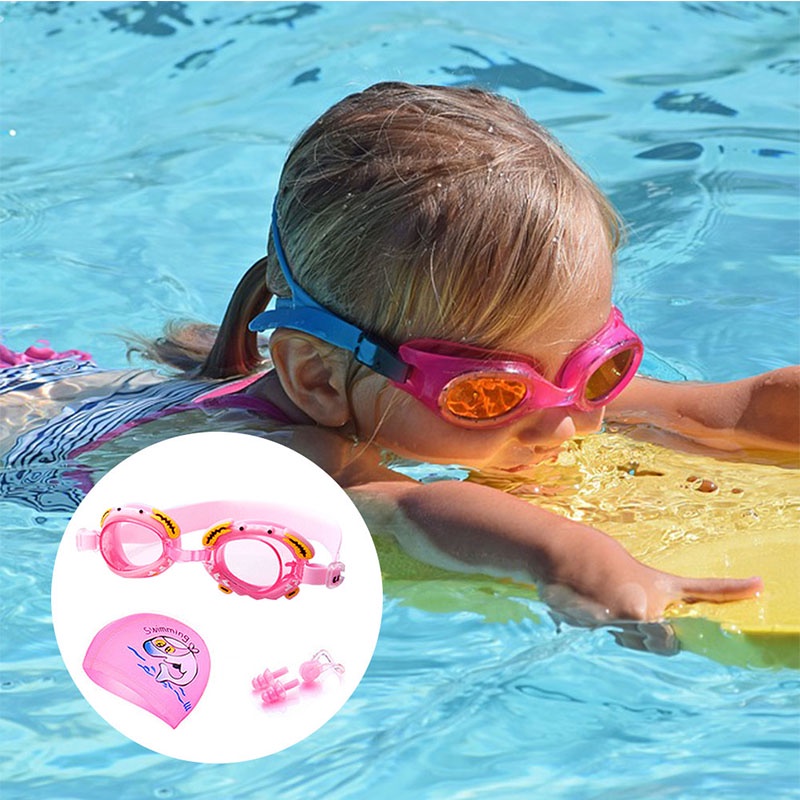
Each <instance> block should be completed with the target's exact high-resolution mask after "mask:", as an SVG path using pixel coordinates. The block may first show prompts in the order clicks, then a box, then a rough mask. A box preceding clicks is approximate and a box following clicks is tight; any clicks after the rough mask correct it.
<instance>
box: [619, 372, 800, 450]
mask: <svg viewBox="0 0 800 800" xmlns="http://www.w3.org/2000/svg"><path fill="white" fill-rule="evenodd" d="M606 417H607V418H608V419H609V420H616V421H620V422H630V423H639V424H641V423H645V424H650V425H653V426H655V427H657V428H661V429H663V430H667V431H671V432H673V433H677V434H678V435H680V436H684V437H687V438H689V439H693V440H695V441H697V442H700V443H702V444H705V445H708V446H710V447H714V448H716V449H718V450H738V449H742V448H744V449H769V450H783V451H787V450H788V451H793V450H797V448H798V446H799V445H800V367H785V368H783V369H778V370H775V371H773V372H767V373H764V374H763V375H757V376H755V377H753V378H745V379H743V380H738V381H732V382H731V383H694V382H686V383H666V382H663V381H657V380H652V379H649V378H636V379H634V380H633V381H632V382H631V384H630V385H629V386H628V387H627V388H626V389H625V390H624V391H623V392H622V394H621V395H620V396H619V397H618V398H617V399H616V400H614V402H612V403H611V404H610V405H609V406H608V409H607V412H606Z"/></svg>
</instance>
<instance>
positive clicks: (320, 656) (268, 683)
mask: <svg viewBox="0 0 800 800" xmlns="http://www.w3.org/2000/svg"><path fill="white" fill-rule="evenodd" d="M331 669H332V670H333V671H334V672H336V673H337V674H339V675H341V674H342V673H343V672H344V667H343V666H342V665H341V664H337V663H335V662H334V660H333V658H331V655H330V653H328V651H327V650H319V651H318V652H316V653H315V654H314V655H313V656H312V657H311V659H310V660H309V661H304V662H303V663H302V664H301V665H300V669H299V670H298V671H299V673H300V677H301V678H302V680H303V683H304V684H307V683H314V682H315V681H316V680H317V678H319V676H320V675H322V673H323V672H326V671H327V670H331ZM288 671H289V670H288V669H287V668H286V667H281V668H280V669H276V670H275V671H274V672H273V671H271V670H268V669H266V670H264V672H262V673H261V674H260V675H257V676H256V677H255V678H253V689H255V690H256V691H259V692H261V700H262V701H263V702H264V705H269V704H270V703H279V702H281V701H282V700H284V699H285V698H286V693H287V692H288V691H289V690H290V689H294V688H295V687H297V686H299V685H300V681H299V680H297V679H296V678H292V680H289V681H280V680H278V678H280V677H281V676H283V675H285V674H286V673H287V672H288Z"/></svg>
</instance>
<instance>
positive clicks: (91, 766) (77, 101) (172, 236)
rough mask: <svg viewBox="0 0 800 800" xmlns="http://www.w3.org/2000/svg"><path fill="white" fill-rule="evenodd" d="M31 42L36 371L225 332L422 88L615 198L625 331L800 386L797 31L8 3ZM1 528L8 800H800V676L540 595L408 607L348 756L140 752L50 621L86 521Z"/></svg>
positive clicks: (332, 728)
mask: <svg viewBox="0 0 800 800" xmlns="http://www.w3.org/2000/svg"><path fill="white" fill-rule="evenodd" d="M0 17H2V21H0V37H2V38H1V43H2V70H3V72H2V84H0V102H2V119H0V147H2V150H0V158H2V171H3V178H4V182H3V186H2V189H1V191H2V203H0V223H1V225H0V246H2V250H3V257H2V258H3V260H2V266H0V270H1V271H0V280H1V281H2V284H1V285H0V289H1V290H2V292H1V293H0V303H1V304H2V305H1V306H0V309H1V310H2V335H3V340H4V342H5V344H7V345H8V346H10V347H12V348H18V349H21V348H24V347H26V346H27V345H28V344H30V343H31V342H33V341H35V340H36V339H40V338H41V339H47V340H49V341H50V343H51V344H52V345H53V346H54V347H56V348H59V349H65V348H70V347H78V348H82V349H86V350H89V351H91V352H92V353H93V354H94V356H95V357H96V359H97V360H98V361H99V362H100V363H101V364H102V365H104V366H107V367H122V366H125V365H126V363H127V362H126V357H125V347H124V344H123V343H122V342H121V341H120V340H119V339H118V338H116V337H115V336H114V335H113V334H115V333H117V332H119V331H120V330H132V331H137V332H140V333H145V334H148V335H154V334H156V333H158V332H159V330H160V328H161V326H162V325H163V323H164V322H165V321H167V320H169V319H172V318H197V319H203V320H207V321H218V320H219V319H220V317H221V315H222V312H223V310H224V307H225V304H226V301H227V298H228V296H229V294H230V291H231V289H232V287H233V285H234V284H235V282H236V280H237V279H238V277H239V276H240V275H241V273H242V272H243V270H244V269H245V268H246V267H247V266H248V265H249V264H250V263H251V262H252V261H253V260H255V258H257V257H259V256H260V255H261V254H262V252H263V249H264V241H265V236H266V231H267V225H268V209H269V207H270V202H271V196H272V193H273V191H274V188H275V186H276V183H277V178H278V173H279V170H280V166H281V163H282V160H283V158H284V156H285V154H286V152H287V149H288V147H289V145H290V143H291V141H292V140H293V139H294V138H295V137H296V136H297V135H298V133H299V132H300V130H301V129H302V128H303V127H304V126H306V125H307V124H309V123H310V122H311V121H312V120H313V119H314V118H315V117H316V116H317V115H318V114H319V113H321V112H322V111H323V110H324V109H325V108H327V107H328V106H329V105H330V104H331V103H333V102H335V101H336V100H338V99H339V98H340V97H342V96H343V95H344V94H346V93H348V92H350V91H356V90H358V89H361V88H363V87H364V86H366V85H368V84H370V83H373V82H375V81H378V80H388V79H398V80H407V81H412V82H428V83H445V84H466V85H473V84H475V85H482V86H486V87H489V88H492V89H494V90H497V91H500V92H503V93H504V94H507V95H508V96H509V97H511V98H513V99H515V100H517V101H518V102H520V103H521V104H522V105H523V106H524V108H525V109H526V110H527V111H528V112H529V113H530V114H531V115H532V116H534V117H535V118H537V119H539V120H540V121H541V122H543V123H544V124H545V125H548V126H549V127H551V128H552V129H553V130H554V131H555V133H556V135H557V136H559V138H560V139H561V140H562V141H563V142H564V143H565V144H566V146H567V147H568V148H569V149H570V151H571V152H572V153H573V154H574V155H575V156H576V157H577V159H578V160H579V161H580V162H581V163H582V164H584V165H585V166H586V168H587V169H588V170H589V172H590V173H591V174H592V175H593V176H594V177H595V178H596V179H597V180H598V182H599V183H600V185H601V186H602V187H603V188H604V190H605V191H606V192H607V193H608V194H609V195H610V197H611V198H612V200H613V201H614V203H615V204H616V205H617V207H618V208H619V210H620V211H621V213H622V214H623V216H624V217H625V219H626V221H627V223H628V231H627V240H628V244H627V247H626V248H625V250H624V251H623V253H622V254H621V257H620V260H619V267H618V283H617V289H616V301H617V303H618V304H619V305H620V306H621V307H622V309H623V310H624V312H625V315H626V319H627V320H628V321H629V323H630V324H631V325H632V326H633V327H634V328H635V329H637V330H638V331H639V332H640V334H641V335H642V337H643V339H644V341H645V345H646V347H647V348H648V357H647V360H646V362H645V369H646V371H647V372H649V373H650V374H654V375H657V376H661V377H671V378H677V379H680V378H691V379H694V378H702V379H709V380H719V379H725V378H736V377H742V376H745V375H748V374H752V373H754V372H759V371H763V370H766V369H771V368H774V367H779V366H783V365H786V364H789V363H797V362H798V361H800V336H799V335H798V325H797V321H798V311H800V270H798V244H799V238H800V237H799V234H798V212H799V211H800V192H799V191H798V172H799V170H798V165H799V164H800V160H799V159H800V143H799V142H798V127H800V126H799V125H798V123H799V122H800V119H799V114H798V102H797V98H798V90H800V52H798V39H799V38H800V36H799V35H798V34H800V7H798V6H796V5H793V4H788V3H735V4H728V3H681V4H678V3H654V4H650V3H619V4H617V3H588V4H584V3H563V4H562V3H481V2H476V3H296V4H295V3H172V2H170V3H104V2H101V3H76V4H70V3H16V4H15V3H9V4H0ZM775 469H776V470H778V469H779V468H778V467H775ZM784 473H785V471H781V475H782V476H784ZM434 477H435V476H434ZM24 479H25V478H24V476H22V477H21V478H20V480H24ZM781 479H783V477H782V478H781ZM795 485H796V483H795ZM2 511H3V521H4V548H3V552H2V556H1V557H0V574H2V580H3V631H2V646H3V675H2V679H0V680H1V682H0V697H2V701H3V702H2V736H1V737H0V739H1V740H2V744H0V748H2V749H1V750H0V752H2V766H1V767H0V779H1V780H2V782H3V797H4V798H6V800H11V799H12V798H24V799H25V800H31V799H32V798H59V800H65V799H68V798H80V800H94V798H97V799H98V800H105V799H106V798H108V797H115V798H119V800H126V799H127V798H136V799H137V800H139V799H140V798H149V797H153V798H184V797H185V798H219V797H231V798H264V797H281V798H283V800H289V799H290V798H302V799H303V800H305V799H306V798H318V797H320V798H321V797H323V796H324V797H330V798H365V797H373V796H374V797H381V798H386V799H387V800H392V798H395V797H397V798H401V797H402V798H405V797H414V798H426V799H427V798H430V799H431V800H440V799H441V800H451V799H455V798H477V797H482V798H502V799H505V798H508V799H509V800H513V799H514V798H525V799H526V800H527V798H531V797H537V796H541V797H548V798H570V799H571V798H613V799H614V800H619V799H620V798H642V797H659V798H698V797H706V796H708V797H714V798H753V797H769V798H791V797H800V752H798V751H800V708H798V697H800V693H798V688H800V675H799V674H798V673H797V671H794V670H790V669H772V670H766V669H746V668H742V667H736V666H726V665H723V664H721V663H719V662H716V661H714V660H711V659H708V658H705V657H703V656H701V655H698V654H696V653H692V652H685V651H684V652H681V653H679V654H677V655H674V656H672V657H669V658H667V657H660V656H656V655H653V654H650V653H641V652H637V651H634V650H631V649H626V648H622V647H620V646H619V645H618V644H617V643H616V641H615V639H614V637H613V636H611V635H610V634H609V631H606V630H597V631H586V630H580V629H574V628H569V627H560V628H559V627H557V626H556V625H555V624H554V623H553V622H552V620H551V619H550V617H549V615H548V613H547V609H546V607H545V606H544V605H542V604H541V603H539V602H538V601H537V600H536V599H535V598H532V597H530V596H526V595H525V593H524V592H522V591H520V592H519V593H518V595H519V598H518V599H515V600H513V604H514V608H517V609H518V610H519V611H518V613H514V612H513V611H508V612H507V611H506V606H505V605H503V606H502V608H501V606H500V604H501V602H502V603H504V602H505V598H499V597H498V596H497V595H499V594H500V592H499V590H496V587H495V589H491V587H490V588H489V589H487V590H485V591H483V590H477V591H478V593H480V592H481V591H483V595H484V599H483V600H480V602H479V601H476V600H475V597H474V595H475V592H474V591H473V592H472V594H470V595H469V598H468V600H466V601H465V603H464V605H463V607H462V608H458V607H457V606H456V607H453V603H450V606H449V608H448V610H447V611H443V610H441V609H438V610H435V609H432V608H431V606H432V605H434V604H431V603H427V602H423V601H421V600H418V601H417V602H414V597H413V592H410V590H409V591H405V590H402V591H401V590H400V589H397V590H396V591H394V590H392V587H391V586H390V585H389V583H388V582H387V592H386V600H385V608H384V618H383V625H382V629H381V636H380V639H379V642H378V647H377V650H376V652H375V657H374V659H373V661H372V663H371V665H370V668H369V669H368V671H367V674H366V677H365V679H364V681H363V682H362V684H361V685H360V686H359V688H358V690H357V691H356V693H355V694H354V695H353V697H352V698H351V699H350V701H349V702H348V703H347V704H346V706H345V708H344V709H343V711H342V712H341V713H340V714H339V715H337V716H336V717H335V718H334V719H333V720H331V722H329V723H328V724H327V725H326V726H325V727H323V728H322V729H321V730H320V731H319V732H317V733H316V734H314V735H313V736H312V737H310V738H309V739H307V740H306V741H305V742H302V743H301V744H299V745H297V746H295V747H293V748H291V749H290V750H287V751H284V752H282V753H279V754H277V755H275V756H272V757H270V758H268V759H262V760H260V761H255V762H248V763H242V764H233V765H222V766H219V765H218V766H211V765H196V764H192V763H188V762H182V761H174V760H170V759H167V758H165V757H162V756H159V755H157V754H154V753H151V752H150V751H148V750H145V749H143V748H141V747H139V746H138V745H135V744H133V743H131V742H129V741H128V740H127V739H125V738H124V737H123V736H121V735H120V734H118V733H117V732H116V731H115V730H113V729H112V728H110V727H109V726H108V725H107V724H106V723H105V722H104V721H103V720H102V719H101V718H100V717H99V716H98V715H97V714H96V713H95V712H94V711H93V710H92V709H91V708H90V707H89V706H88V704H87V703H86V702H85V701H84V699H83V698H82V696H81V695H80V693H79V692H78V690H77V689H76V688H75V687H74V685H73V684H72V682H71V680H70V678H69V676H68V675H67V673H66V670H65V669H64V667H63V664H62V662H61V659H60V656H59V653H58V649H57V646H56V643H55V638H54V634H53V629H52V625H51V619H50V596H49V595H50V576H51V571H52V565H53V560H54V558H55V553H56V548H57V545H58V541H59V539H60V536H61V533H62V532H63V529H64V527H65V525H66V522H67V520H68V517H69V515H68V514H63V513H53V512H47V511H42V510H37V509H30V508H26V507H22V506H19V505H17V504H15V503H12V502H10V501H3V502H2ZM794 519H796V517H794ZM406 589H408V587H406ZM503 592H505V593H506V594H509V592H510V594H514V591H513V590H509V589H508V587H504V588H503ZM487 598H488V599H487ZM440 605H443V603H440ZM230 722H231V724H235V720H231V721H230ZM219 735H220V737H224V736H225V730H224V727H223V728H222V729H221V730H220V731H219Z"/></svg>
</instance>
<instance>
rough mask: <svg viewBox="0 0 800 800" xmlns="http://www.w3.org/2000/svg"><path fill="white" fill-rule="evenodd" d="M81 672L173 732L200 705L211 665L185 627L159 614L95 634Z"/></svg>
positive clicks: (131, 618)
mask: <svg viewBox="0 0 800 800" xmlns="http://www.w3.org/2000/svg"><path fill="white" fill-rule="evenodd" d="M83 669H84V671H85V672H86V674H87V675H88V676H89V677H90V678H91V679H92V680H93V681H94V682H95V683H96V684H97V685H98V686H102V687H103V688H104V689H107V690H108V691H109V692H111V693H112V694H115V695H117V697H121V698H122V699H123V700H127V701H128V702H130V703H134V704H135V705H137V706H139V707H140V708H143V709H145V711H149V712H150V713H151V714H154V715H155V716H156V717H158V718H159V719H162V720H164V722H166V723H167V724H168V725H170V726H171V727H172V728H177V727H178V725H179V724H180V723H181V722H182V721H183V720H184V719H185V718H186V717H187V716H188V715H189V713H190V712H191V711H192V709H193V708H194V707H195V706H196V705H197V703H198V702H199V700H200V697H201V695H202V694H203V691H204V690H205V688H206V684H207V683H208V675H209V671H210V669H211V660H210V658H209V655H208V648H207V647H206V644H205V642H204V641H203V640H202V639H201V638H200V636H199V635H198V634H197V632H196V631H194V630H192V629H191V628H190V627H189V626H188V625H185V624H184V623H182V622H178V620H176V619H172V618H171V617H165V616H163V615H161V614H133V615H131V616H129V617H123V618H122V619H118V620H116V621H114V622H111V623H109V624H108V625H106V626H105V627H104V628H103V629H102V630H101V631H99V632H98V633H97V635H96V636H95V637H94V639H92V643H91V644H90V645H89V649H88V650H87V651H86V657H85V658H84V659H83Z"/></svg>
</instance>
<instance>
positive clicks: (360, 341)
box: [247, 206, 411, 383]
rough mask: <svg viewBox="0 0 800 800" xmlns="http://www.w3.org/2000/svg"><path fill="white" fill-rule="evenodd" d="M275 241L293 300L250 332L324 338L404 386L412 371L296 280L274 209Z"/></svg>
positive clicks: (255, 322) (282, 300)
mask: <svg viewBox="0 0 800 800" xmlns="http://www.w3.org/2000/svg"><path fill="white" fill-rule="evenodd" d="M272 241H273V243H274V245H275V255H276V256H277V258H278V264H280V268H281V271H282V272H283V277H284V278H285V279H286V283H287V284H288V285H289V288H290V289H291V292H292V296H291V297H279V298H277V299H276V301H275V309H274V310H272V311H262V312H261V313H260V314H259V315H258V316H256V317H255V318H254V319H252V320H251V321H250V323H249V325H248V326H247V327H248V328H249V329H250V330H251V331H265V330H273V329H274V328H290V329H291V330H296V331H302V332H303V333H309V334H311V335H312V336H316V337H317V338H318V339H322V341H324V342H328V344H332V345H334V346H335V347H341V348H343V349H344V350H348V351H349V352H351V353H352V354H353V355H354V356H355V358H356V360H357V361H358V362H359V363H361V364H364V366H366V367H369V368H370V369H371V370H374V371H375V372H377V373H379V374H380V375H383V376H385V377H387V378H389V379H390V380H393V381H396V382H398V383H403V382H404V381H405V380H406V379H407V378H408V374H409V372H410V371H411V368H410V367H409V365H408V364H406V363H405V362H404V361H401V360H400V359H399V358H398V357H397V356H396V355H395V354H394V353H393V352H392V351H391V350H390V349H389V348H388V347H387V346H386V345H384V344H382V343H381V342H379V341H377V340H376V339H373V338H371V337H370V336H369V335H368V334H367V332H366V331H363V330H361V328H359V327H357V326H356V325H353V324H351V323H350V322H347V321H346V320H343V319H342V318H341V317H338V316H336V314H334V313H333V312H332V311H329V310H328V309H327V308H325V307H324V306H322V305H320V304H319V303H318V302H317V301H316V300H315V299H314V298H313V297H311V295H310V294H308V293H307V292H306V291H305V290H304V289H303V288H302V287H301V286H299V285H298V284H297V283H296V281H295V280H294V278H293V276H292V273H291V270H290V269H289V263H288V260H287V258H286V253H285V251H284V249H283V244H282V243H281V236H280V232H279V231H278V211H277V208H276V206H273V207H272Z"/></svg>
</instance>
